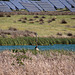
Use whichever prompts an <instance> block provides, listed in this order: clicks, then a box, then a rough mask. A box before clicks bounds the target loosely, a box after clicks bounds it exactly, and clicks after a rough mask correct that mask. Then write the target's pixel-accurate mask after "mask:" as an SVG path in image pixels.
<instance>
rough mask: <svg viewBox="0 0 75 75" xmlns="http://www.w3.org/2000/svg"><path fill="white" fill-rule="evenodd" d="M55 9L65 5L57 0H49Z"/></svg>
mask: <svg viewBox="0 0 75 75" xmlns="http://www.w3.org/2000/svg"><path fill="white" fill-rule="evenodd" d="M49 2H50V3H52V4H53V5H54V6H55V7H56V8H57V9H63V8H65V6H64V5H63V4H62V3H61V2H60V1H59V0H49Z"/></svg>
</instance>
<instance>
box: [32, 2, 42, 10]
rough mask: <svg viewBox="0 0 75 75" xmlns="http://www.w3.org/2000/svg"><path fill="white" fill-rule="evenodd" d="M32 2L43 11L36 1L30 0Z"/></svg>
mask: <svg viewBox="0 0 75 75" xmlns="http://www.w3.org/2000/svg"><path fill="white" fill-rule="evenodd" d="M31 2H32V4H34V5H35V6H36V7H37V8H39V9H40V10H41V11H43V9H42V8H41V7H40V6H39V5H38V4H37V3H36V1H31Z"/></svg>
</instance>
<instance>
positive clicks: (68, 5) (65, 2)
mask: <svg viewBox="0 0 75 75" xmlns="http://www.w3.org/2000/svg"><path fill="white" fill-rule="evenodd" d="M60 1H61V2H62V3H63V4H64V5H65V6H66V7H67V8H71V5H70V4H69V3H68V2H67V1H66V0H60Z"/></svg>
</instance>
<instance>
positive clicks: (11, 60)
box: [0, 50, 75, 75]
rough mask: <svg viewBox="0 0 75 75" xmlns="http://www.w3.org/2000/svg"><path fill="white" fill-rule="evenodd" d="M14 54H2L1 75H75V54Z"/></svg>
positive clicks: (46, 52)
mask: <svg viewBox="0 0 75 75" xmlns="http://www.w3.org/2000/svg"><path fill="white" fill-rule="evenodd" d="M13 52H14V53H13ZM13 52H10V51H3V52H0V75H75V52H69V51H44V52H37V51H24V50H23V51H13ZM19 61H20V62H19Z"/></svg>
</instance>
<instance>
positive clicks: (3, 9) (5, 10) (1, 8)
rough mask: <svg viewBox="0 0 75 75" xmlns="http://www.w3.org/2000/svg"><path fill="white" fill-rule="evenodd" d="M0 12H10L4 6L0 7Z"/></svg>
mask: <svg viewBox="0 0 75 75" xmlns="http://www.w3.org/2000/svg"><path fill="white" fill-rule="evenodd" d="M0 12H11V10H10V9H9V8H8V7H7V6H6V5H0Z"/></svg>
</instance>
